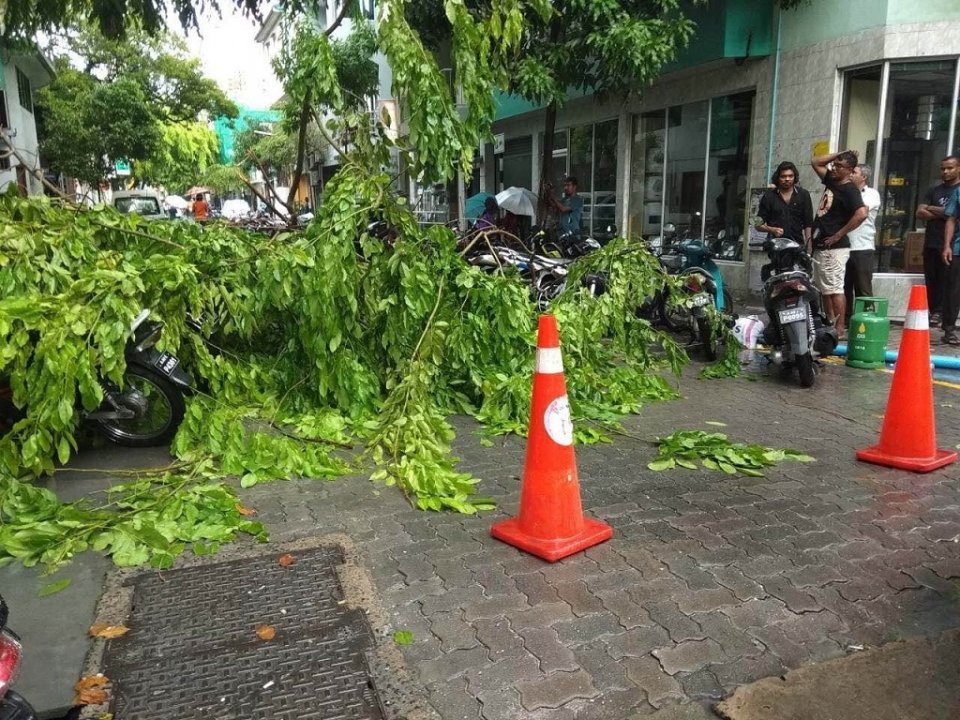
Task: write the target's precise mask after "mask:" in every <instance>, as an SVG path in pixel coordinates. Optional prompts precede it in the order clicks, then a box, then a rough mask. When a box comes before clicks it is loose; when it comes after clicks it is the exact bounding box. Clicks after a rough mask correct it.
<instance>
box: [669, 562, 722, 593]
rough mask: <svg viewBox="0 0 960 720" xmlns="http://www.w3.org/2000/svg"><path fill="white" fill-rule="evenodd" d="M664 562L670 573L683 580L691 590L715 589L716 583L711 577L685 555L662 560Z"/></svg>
mask: <svg viewBox="0 0 960 720" xmlns="http://www.w3.org/2000/svg"><path fill="white" fill-rule="evenodd" d="M664 562H665V563H666V564H667V567H669V568H670V572H672V573H673V574H674V575H676V576H677V577H679V578H680V579H681V580H683V581H684V582H685V583H686V584H687V585H688V586H689V587H690V589H691V590H713V589H714V588H716V587H717V581H716V580H714V579H713V576H712V575H711V574H710V573H708V572H707V571H706V570H704V569H703V568H701V567H700V566H699V565H698V564H697V563H696V562H695V561H694V560H693V559H692V558H690V557H688V556H686V555H683V556H681V557H667V558H664Z"/></svg>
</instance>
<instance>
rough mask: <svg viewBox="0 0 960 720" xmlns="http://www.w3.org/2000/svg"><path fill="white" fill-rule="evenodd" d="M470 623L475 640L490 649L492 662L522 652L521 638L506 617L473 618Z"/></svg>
mask: <svg viewBox="0 0 960 720" xmlns="http://www.w3.org/2000/svg"><path fill="white" fill-rule="evenodd" d="M472 625H473V629H474V630H475V631H476V637H477V640H479V641H480V643H481V644H483V646H484V647H486V648H487V650H489V651H490V659H491V660H493V661H494V662H497V661H499V660H503V659H506V658H508V657H517V656H518V655H522V654H523V638H521V637H520V636H519V635H517V634H516V633H515V632H514V631H513V629H512V628H511V627H510V621H509V620H507V619H506V618H495V619H491V620H474V621H473V623H472Z"/></svg>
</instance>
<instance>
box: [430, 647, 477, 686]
mask: <svg viewBox="0 0 960 720" xmlns="http://www.w3.org/2000/svg"><path fill="white" fill-rule="evenodd" d="M489 661H490V657H489V655H488V654H487V649H486V648H484V647H475V648H472V649H470V650H454V651H452V652H448V653H444V654H443V656H441V657H439V658H436V659H435V660H427V661H425V662H421V663H419V664H418V665H417V672H418V674H419V675H420V682H422V683H423V684H424V685H430V684H431V683H435V682H440V681H441V680H451V679H453V678H455V677H457V676H458V675H462V674H463V673H465V672H467V670H470V669H471V668H475V667H477V666H478V665H485V664H486V663H488V662H489Z"/></svg>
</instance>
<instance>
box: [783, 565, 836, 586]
mask: <svg viewBox="0 0 960 720" xmlns="http://www.w3.org/2000/svg"><path fill="white" fill-rule="evenodd" d="M784 576H785V577H786V578H787V579H789V580H790V582H791V583H793V585H794V586H795V587H798V588H804V587H811V586H812V587H823V586H824V585H829V584H830V583H833V582H846V580H847V579H848V578H849V575H846V574H844V573H842V572H840V570H839V569H837V568H835V567H832V566H830V565H804V566H802V567H797V568H793V569H791V570H787V571H786V572H785V573H784Z"/></svg>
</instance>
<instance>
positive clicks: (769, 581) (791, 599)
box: [762, 575, 823, 613]
mask: <svg viewBox="0 0 960 720" xmlns="http://www.w3.org/2000/svg"><path fill="white" fill-rule="evenodd" d="M762 582H763V588H764V590H766V591H767V592H768V593H770V594H771V595H773V596H774V597H775V598H777V599H778V600H782V601H783V603H784V604H785V605H786V606H787V607H788V608H789V609H790V610H791V612H795V613H805V612H817V611H819V610H822V609H823V606H822V605H821V604H820V603H818V602H817V601H816V599H815V598H814V597H813V596H812V595H810V594H809V593H806V592H804V591H802V590H797V588H795V587H794V586H793V585H792V584H791V583H790V581H789V580H787V578H785V577H784V576H782V575H777V576H775V577H765V578H763V580H762Z"/></svg>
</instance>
